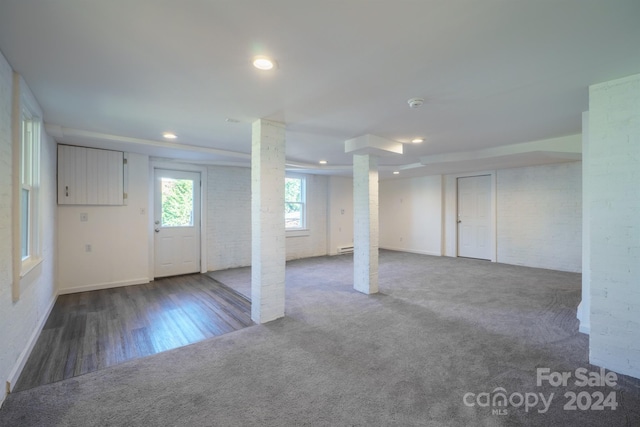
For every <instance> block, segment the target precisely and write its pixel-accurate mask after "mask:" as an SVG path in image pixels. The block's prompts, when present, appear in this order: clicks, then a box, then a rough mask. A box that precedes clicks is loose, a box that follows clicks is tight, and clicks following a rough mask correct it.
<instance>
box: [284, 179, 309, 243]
mask: <svg viewBox="0 0 640 427" xmlns="http://www.w3.org/2000/svg"><path fill="white" fill-rule="evenodd" d="M306 199H307V195H306V179H305V178H304V177H302V176H293V175H292V176H286V177H285V179H284V222H285V229H287V230H302V229H304V228H305V227H306V222H307V221H306V219H307V218H306V216H307V209H306V204H307V200H306Z"/></svg>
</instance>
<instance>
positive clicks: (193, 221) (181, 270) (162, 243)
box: [153, 169, 201, 277]
mask: <svg viewBox="0 0 640 427" xmlns="http://www.w3.org/2000/svg"><path fill="white" fill-rule="evenodd" d="M200 186H201V177H200V173H199V172H188V171H176V170H168V169H155V172H154V198H153V199H154V277H167V276H176V275H179V274H188V273H198V272H200V262H201V261H200V230H201V221H200V204H201V190H200Z"/></svg>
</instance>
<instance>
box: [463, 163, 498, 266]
mask: <svg viewBox="0 0 640 427" xmlns="http://www.w3.org/2000/svg"><path fill="white" fill-rule="evenodd" d="M491 221H492V218H491V175H482V176H470V177H464V178H458V256H461V257H467V258H478V259H487V260H490V259H491V248H492V244H491V243H492V240H491V229H492V227H491Z"/></svg>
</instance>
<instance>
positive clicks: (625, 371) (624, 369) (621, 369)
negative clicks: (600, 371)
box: [589, 354, 640, 379]
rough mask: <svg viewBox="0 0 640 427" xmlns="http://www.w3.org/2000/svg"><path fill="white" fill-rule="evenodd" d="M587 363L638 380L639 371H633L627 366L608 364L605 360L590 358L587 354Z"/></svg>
mask: <svg viewBox="0 0 640 427" xmlns="http://www.w3.org/2000/svg"><path fill="white" fill-rule="evenodd" d="M589 363H591V364H592V365H596V366H600V367H602V368H605V369H607V370H608V371H613V372H615V373H618V374H622V375H628V376H630V377H633V378H638V379H640V370H638V369H633V368H632V367H631V366H629V365H627V364H624V365H619V364H617V363H609V361H607V360H603V359H600V358H595V357H591V354H589Z"/></svg>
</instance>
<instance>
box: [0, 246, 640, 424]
mask: <svg viewBox="0 0 640 427" xmlns="http://www.w3.org/2000/svg"><path fill="white" fill-rule="evenodd" d="M352 268H353V260H352V258H351V257H349V256H338V257H320V258H311V259H304V260H297V261H292V262H289V263H288V265H287V291H286V297H287V306H286V313H287V316H286V317H285V318H283V319H280V320H277V321H274V322H270V323H268V324H266V325H257V326H252V327H249V328H245V329H243V330H240V331H236V332H233V333H230V334H226V335H223V336H220V337H216V338H212V339H208V340H205V341H202V342H199V343H196V344H192V345H189V346H187V347H183V348H179V349H175V350H171V351H168V352H165V353H161V354H158V355H155V356H150V357H147V358H144V359H138V360H134V361H130V362H126V363H124V364H122V365H118V366H115V367H111V368H107V369H104V370H101V371H98V372H94V373H90V374H87V375H83V376H80V377H76V378H73V379H69V380H64V381H61V382H58V383H54V384H49V385H45V386H41V387H37V388H34V389H31V390H27V391H24V392H19V393H15V394H11V395H9V397H8V398H7V400H6V401H5V403H4V405H3V407H2V409H0V425H2V426H107V425H109V426H121V425H122V426H124V425H127V426H192V425H194V426H449V425H451V426H494V425H497V426H501V425H509V426H511V425H551V426H554V425H557V426H574V425H575V426H604V425H606V426H625V425H628V426H638V425H640V381H639V380H637V379H633V378H629V377H625V376H622V375H619V376H618V378H617V381H616V383H617V384H616V385H615V386H602V387H586V386H580V385H577V384H576V383H575V378H573V377H572V378H571V379H570V380H569V381H568V383H567V385H566V386H564V385H560V386H557V387H553V386H551V385H550V384H549V383H548V382H546V381H545V382H544V383H543V384H542V385H541V386H538V385H537V383H536V372H537V369H538V368H549V370H550V371H551V372H572V373H574V372H575V370H576V369H578V368H585V369H586V370H587V371H588V372H592V371H593V372H595V371H597V368H596V367H594V366H592V365H589V363H588V337H587V336H585V335H583V334H580V333H578V331H577V326H578V324H577V321H576V319H575V314H576V307H577V305H578V303H579V300H580V275H579V274H572V273H564V272H557V271H550V270H541V269H533V268H525V267H517V266H510V265H501V264H492V263H489V262H485V261H476V260H468V259H451V258H440V257H429V256H422V255H415V254H406V253H400V252H391V251H381V254H380V273H379V276H380V293H379V294H377V295H372V296H367V295H363V294H360V293H358V292H355V291H354V290H353V289H352ZM214 277H216V278H217V279H218V280H221V281H222V282H223V283H225V284H227V285H228V286H230V287H234V288H236V289H237V290H239V291H240V292H242V290H243V289H244V292H247V291H248V289H249V288H248V286H247V284H248V281H249V278H250V271H249V269H246V268H245V269H235V270H228V271H225V272H218V273H214ZM499 392H503V393H504V394H505V395H506V396H507V397H508V401H507V405H506V406H500V405H499V404H500V403H501V402H502V401H501V400H496V401H495V405H494V404H493V403H494V402H492V400H493V399H492V398H493V397H494V396H495V395H497V394H499ZM598 392H600V393H602V394H603V396H605V397H606V396H611V394H612V393H613V397H615V402H616V403H617V408H616V409H615V410H611V409H610V406H605V408H604V409H603V410H597V409H596V408H595V407H594V406H593V404H595V403H596V401H597V400H599V395H598V394H597V393H598ZM470 393H473V394H470ZM484 393H487V394H486V395H485V394H484ZM552 393H553V397H551V394H552ZM567 393H568V395H567ZM571 393H575V394H576V395H581V396H582V397H581V399H582V400H580V402H579V403H580V406H582V408H583V409H580V408H579V407H576V409H575V410H571V409H569V408H570V407H571V405H569V408H566V407H565V406H566V405H567V404H568V403H569V404H570V403H571V402H570V401H569V400H570V394H571ZM534 395H535V396H537V399H538V402H537V404H536V405H534ZM587 395H588V396H587ZM487 396H488V397H489V398H490V399H489V401H488V405H485V403H486V402H487V400H486V398H487ZM519 396H521V398H522V399H525V400H528V401H529V403H530V404H529V407H527V406H526V405H525V404H522V405H520V399H521V398H520V397H519ZM540 396H542V397H543V398H544V399H545V400H546V401H549V399H551V403H550V404H549V405H548V409H547V410H546V411H544V409H545V405H544V404H543V403H542V402H541V401H540ZM567 396H569V397H567ZM587 398H588V400H589V402H587ZM465 399H466V400H465ZM465 401H466V404H465ZM478 402H480V404H479V403H478ZM587 403H589V405H586V404H587ZM608 403H609V404H610V403H612V401H611V400H609V401H608ZM471 405H473V406H471ZM596 406H597V405H596ZM541 411H542V412H541Z"/></svg>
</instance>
